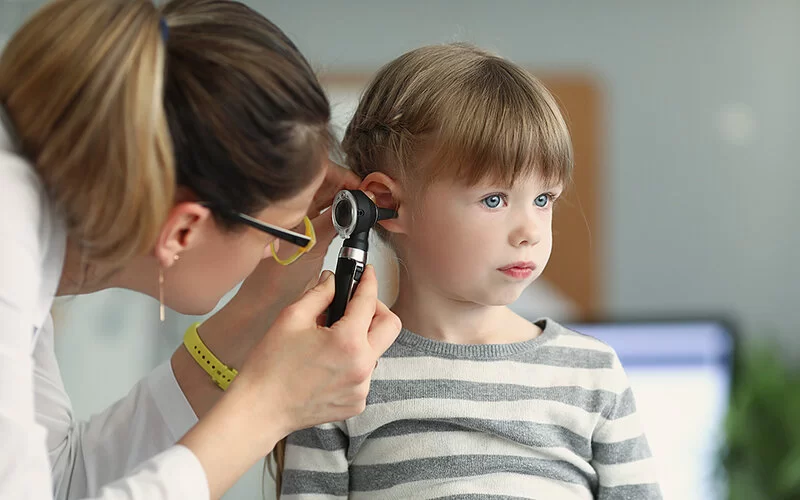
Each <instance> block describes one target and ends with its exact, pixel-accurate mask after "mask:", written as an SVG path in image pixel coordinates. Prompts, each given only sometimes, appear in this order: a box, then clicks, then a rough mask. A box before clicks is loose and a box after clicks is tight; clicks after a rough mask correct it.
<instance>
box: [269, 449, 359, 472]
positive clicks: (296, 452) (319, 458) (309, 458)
mask: <svg viewBox="0 0 800 500" xmlns="http://www.w3.org/2000/svg"><path fill="white" fill-rule="evenodd" d="M284 469H286V470H289V469H291V470H303V471H318V472H347V457H346V456H345V450H338V451H327V450H320V449H316V448H306V447H304V446H297V445H293V444H287V445H286V463H285V465H284Z"/></svg>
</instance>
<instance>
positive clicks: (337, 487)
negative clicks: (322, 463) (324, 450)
mask: <svg viewBox="0 0 800 500" xmlns="http://www.w3.org/2000/svg"><path fill="white" fill-rule="evenodd" d="M349 480H350V479H349V475H348V474H347V472H317V471H301V470H294V469H286V470H285V471H283V479H282V483H281V494H283V495H298V494H301V493H324V494H328V495H334V496H347V494H348V493H349V491H348V489H349V488H348V483H349Z"/></svg>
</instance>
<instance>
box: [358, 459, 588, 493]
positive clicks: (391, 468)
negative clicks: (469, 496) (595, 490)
mask: <svg viewBox="0 0 800 500" xmlns="http://www.w3.org/2000/svg"><path fill="white" fill-rule="evenodd" d="M501 472H504V473H513V474H524V475H530V476H539V477H545V478H548V479H556V480H559V481H564V482H568V483H574V484H581V485H584V486H586V488H587V489H590V488H591V486H590V481H589V478H587V477H586V475H585V474H584V473H583V472H582V471H581V470H580V469H578V468H577V467H576V466H575V465H573V464H571V463H569V462H564V461H560V460H541V459H534V458H526V457H515V456H506V455H455V456H448V457H433V458H420V459H416V460H405V461H402V462H395V463H390V464H380V465H351V466H350V491H375V490H384V489H388V488H391V487H393V486H397V485H398V484H403V483H410V482H414V481H426V480H430V479H451V478H458V477H473V476H483V475H487V474H496V473H501Z"/></svg>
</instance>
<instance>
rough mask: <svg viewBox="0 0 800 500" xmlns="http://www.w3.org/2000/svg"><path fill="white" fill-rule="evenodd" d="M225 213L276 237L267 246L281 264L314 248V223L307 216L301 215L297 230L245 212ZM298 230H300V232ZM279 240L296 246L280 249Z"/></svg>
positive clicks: (205, 204) (293, 259)
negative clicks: (279, 225) (268, 221)
mask: <svg viewBox="0 0 800 500" xmlns="http://www.w3.org/2000/svg"><path fill="white" fill-rule="evenodd" d="M201 205H203V206H205V207H206V208H211V207H210V206H209V205H208V204H207V203H201ZM225 213H226V215H228V216H229V217H233V218H235V219H236V220H237V221H239V222H241V223H243V224H247V225H248V226H250V227H253V228H255V229H258V230H259V231H263V232H265V233H267V234H269V235H271V236H274V237H275V238H278V239H277V240H275V241H273V242H272V243H270V245H269V246H270V251H271V252H272V258H273V259H275V261H276V262H277V263H278V264H280V265H282V266H288V265H289V264H291V263H293V262H295V261H296V260H297V259H299V258H300V257H302V256H303V254H305V253H308V251H309V250H311V249H312V248H314V245H316V243H317V234H316V233H315V232H314V225H313V224H312V223H311V219H309V218H308V216H305V217H303V222H302V223H301V224H302V228H300V227H298V228H297V230H295V231H291V230H289V229H284V228H282V227H278V226H275V225H272V224H269V223H267V222H264V221H260V220H258V219H256V218H254V217H250V216H249V215H247V214H243V213H239V212H232V211H226V212H225ZM300 231H302V233H301V232H300ZM280 240H283V241H286V242H288V243H291V244H292V245H293V246H295V247H297V248H296V249H295V250H294V251H292V249H291V248H289V249H281V248H280Z"/></svg>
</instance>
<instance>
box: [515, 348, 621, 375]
mask: <svg viewBox="0 0 800 500" xmlns="http://www.w3.org/2000/svg"><path fill="white" fill-rule="evenodd" d="M513 360H514V361H518V362H521V363H529V364H535V365H547V366H562V367H566V368H592V369H609V368H612V367H613V366H614V354H613V353H611V352H607V351H598V350H595V349H578V348H575V347H556V346H542V347H540V348H539V349H536V350H533V351H529V352H525V353H522V354H521V355H520V356H515V357H514V358H513Z"/></svg>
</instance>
